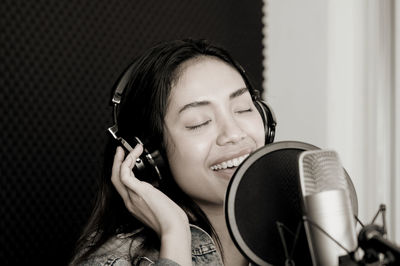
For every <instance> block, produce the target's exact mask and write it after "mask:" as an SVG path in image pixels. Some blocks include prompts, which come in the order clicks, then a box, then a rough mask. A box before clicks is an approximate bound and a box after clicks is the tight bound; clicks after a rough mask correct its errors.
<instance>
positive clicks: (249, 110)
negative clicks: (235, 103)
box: [236, 108, 253, 114]
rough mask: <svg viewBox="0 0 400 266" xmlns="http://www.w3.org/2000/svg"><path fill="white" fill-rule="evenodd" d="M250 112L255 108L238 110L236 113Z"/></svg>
mask: <svg viewBox="0 0 400 266" xmlns="http://www.w3.org/2000/svg"><path fill="white" fill-rule="evenodd" d="M248 112H253V109H252V108H249V109H245V110H238V111H236V113H238V114H243V113H248Z"/></svg>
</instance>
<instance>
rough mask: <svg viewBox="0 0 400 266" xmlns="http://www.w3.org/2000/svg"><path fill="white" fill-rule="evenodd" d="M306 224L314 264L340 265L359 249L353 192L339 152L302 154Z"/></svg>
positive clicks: (300, 168)
mask: <svg viewBox="0 0 400 266" xmlns="http://www.w3.org/2000/svg"><path fill="white" fill-rule="evenodd" d="M299 171H300V184H301V191H302V197H303V208H304V211H303V213H304V217H303V219H304V226H305V230H306V234H307V239H308V242H309V248H310V253H311V258H312V261H313V264H314V265H339V261H340V260H339V258H341V257H342V258H344V257H348V256H350V257H352V256H353V253H354V252H355V251H356V249H357V236H356V228H355V227H356V219H355V216H354V213H353V209H352V204H351V199H350V195H351V191H350V187H349V186H348V181H347V179H346V174H345V171H344V169H343V167H342V165H341V163H340V161H339V157H338V154H337V153H336V152H335V151H332V150H314V151H305V152H303V153H301V155H300V157H299Z"/></svg>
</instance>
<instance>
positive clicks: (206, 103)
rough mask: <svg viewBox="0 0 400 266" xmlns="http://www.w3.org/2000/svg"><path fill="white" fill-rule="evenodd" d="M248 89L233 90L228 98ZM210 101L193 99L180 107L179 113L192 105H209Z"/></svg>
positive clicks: (235, 96)
mask: <svg viewBox="0 0 400 266" xmlns="http://www.w3.org/2000/svg"><path fill="white" fill-rule="evenodd" d="M247 91H248V89H247V88H240V89H238V90H236V91H234V92H232V93H231V94H229V100H232V99H234V98H237V97H239V96H240V95H242V94H244V93H246V92H247ZM209 104H210V101H195V102H191V103H188V104H185V105H184V106H183V107H182V108H181V109H179V112H178V113H179V114H180V113H182V112H183V111H185V110H187V109H189V108H193V107H199V106H205V105H209Z"/></svg>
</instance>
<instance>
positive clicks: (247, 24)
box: [0, 0, 263, 265]
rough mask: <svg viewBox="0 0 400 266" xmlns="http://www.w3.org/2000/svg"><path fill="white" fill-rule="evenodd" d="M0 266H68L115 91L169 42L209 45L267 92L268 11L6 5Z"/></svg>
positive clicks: (0, 95)
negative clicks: (138, 59) (135, 62)
mask: <svg viewBox="0 0 400 266" xmlns="http://www.w3.org/2000/svg"><path fill="white" fill-rule="evenodd" d="M0 5H1V6H0V11H1V14H0V21H1V24H0V29H1V42H0V45H1V49H0V52H1V59H0V67H1V69H0V75H1V77H0V82H1V86H0V88H1V92H0V110H1V140H0V141H1V143H0V147H1V158H0V162H1V168H0V177H1V178H0V229H1V231H0V264H1V265H28V264H30V265H39V264H40V265H65V264H66V263H67V261H68V259H69V256H70V255H71V251H72V248H73V245H74V242H75V240H76V238H77V237H78V235H79V232H80V230H81V227H82V225H83V224H84V222H85V221H86V219H87V217H88V215H89V214H90V209H91V204H92V202H93V198H94V195H95V190H96V177H97V176H98V175H99V172H100V168H101V162H102V152H103V146H104V142H105V137H106V128H107V127H108V126H110V125H111V124H112V120H111V114H112V108H111V106H110V105H109V103H110V90H111V88H112V86H113V84H114V83H115V81H116V79H117V78H118V76H119V75H120V74H121V72H122V71H123V70H124V69H125V68H126V66H127V65H128V64H129V63H130V62H131V61H132V59H133V58H134V57H135V56H136V55H137V54H138V53H140V52H142V51H143V50H145V49H146V48H148V47H150V46H152V45H154V44H155V43H157V42H159V41H162V40H171V39H176V38H186V37H193V38H207V39H210V40H212V41H213V42H215V43H217V44H220V45H222V46H224V47H225V48H227V49H228V50H229V51H231V53H232V54H233V56H234V57H235V58H236V59H237V60H238V61H239V62H241V63H242V65H243V66H244V68H245V69H246V70H247V72H248V73H249V74H250V76H252V78H253V81H254V83H255V84H256V85H257V86H259V87H260V86H261V84H262V60H263V57H262V22H261V21H262V15H263V14H262V11H261V10H262V1H261V0H257V1H232V0H218V1H215V0H202V1H178V0H176V1H169V0H167V1H166V0H163V1H157V0H151V1H150V0H140V1H128V0H125V1H110V0H100V1H89V0H88V1H77V0H70V1H50V0H48V1H43V0H35V1H20V0H14V1H12V0H7V1H4V0H3V1H1V4H0Z"/></svg>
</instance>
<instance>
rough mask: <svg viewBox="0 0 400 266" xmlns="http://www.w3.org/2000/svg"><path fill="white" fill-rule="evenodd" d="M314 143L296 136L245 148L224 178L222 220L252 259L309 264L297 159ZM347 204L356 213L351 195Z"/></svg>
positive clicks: (267, 261) (270, 262) (278, 263)
mask: <svg viewBox="0 0 400 266" xmlns="http://www.w3.org/2000/svg"><path fill="white" fill-rule="evenodd" d="M316 149H319V148H318V147H316V146H314V145H311V144H307V143H303V142H297V141H283V142H276V143H272V144H269V145H266V146H264V147H262V148H260V149H258V150H257V151H255V152H254V153H253V154H251V155H250V156H249V157H248V158H247V159H246V160H245V161H244V162H243V163H242V164H241V165H240V166H239V168H238V169H237V170H236V172H235V174H234V176H233V177H232V179H231V181H230V182H229V186H228V189H227V194H226V200H225V212H226V213H225V217H226V222H227V226H228V229H229V232H230V234H231V237H232V239H233V241H234V242H235V244H236V246H237V247H238V249H239V250H240V251H241V253H242V254H243V255H245V256H246V257H247V258H248V259H249V260H250V261H252V262H253V263H255V264H257V265H270V264H273V265H284V264H285V263H286V262H287V259H289V258H290V259H291V260H292V261H294V262H295V264H296V265H312V260H311V255H310V251H309V247H308V241H307V237H306V233H305V230H304V225H303V221H302V216H303V213H302V202H303V200H302V194H301V186H300V180H299V163H298V159H299V156H300V153H302V152H303V151H307V150H316ZM345 174H346V177H347V181H348V183H349V187H350V191H351V192H354V193H352V194H353V195H351V196H352V197H355V195H356V194H355V190H354V186H353V184H352V182H351V180H350V178H349V177H348V175H347V172H346V173H345ZM354 202H355V203H354ZM352 206H353V210H354V214H357V200H355V201H354V200H352ZM279 225H280V226H279Z"/></svg>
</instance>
